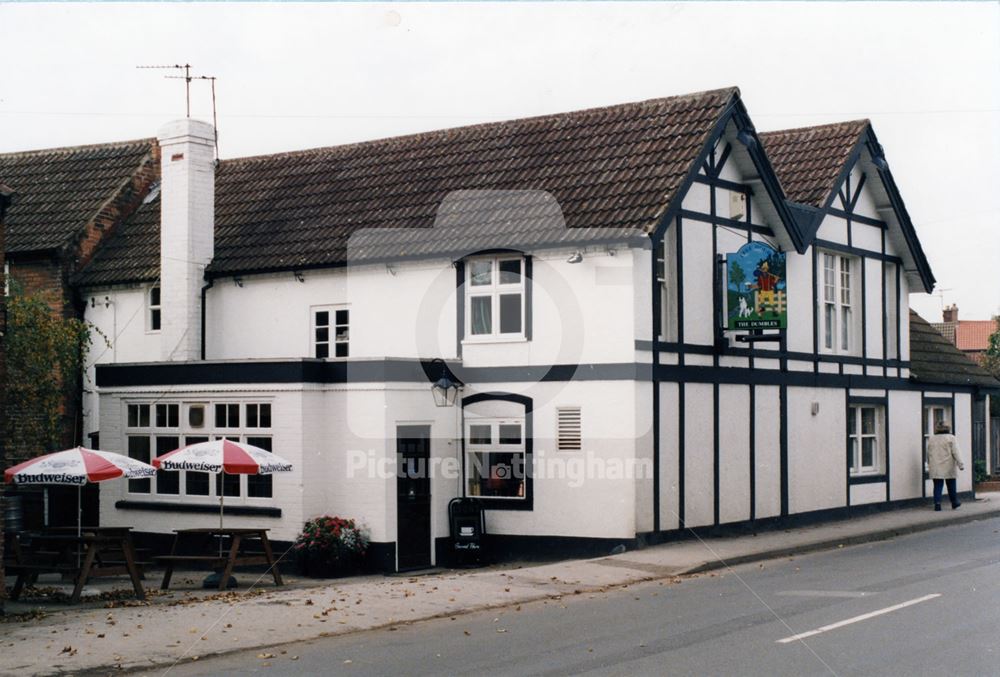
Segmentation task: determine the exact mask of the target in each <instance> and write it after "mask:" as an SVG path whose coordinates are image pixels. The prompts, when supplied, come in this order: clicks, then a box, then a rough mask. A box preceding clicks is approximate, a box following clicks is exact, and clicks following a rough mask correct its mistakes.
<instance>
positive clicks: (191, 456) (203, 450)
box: [153, 440, 292, 475]
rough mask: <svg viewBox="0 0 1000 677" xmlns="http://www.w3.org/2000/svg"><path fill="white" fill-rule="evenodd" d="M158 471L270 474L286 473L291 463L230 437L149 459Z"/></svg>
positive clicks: (189, 446)
mask: <svg viewBox="0 0 1000 677" xmlns="http://www.w3.org/2000/svg"><path fill="white" fill-rule="evenodd" d="M153 465H154V466H156V467H157V468H159V469H161V470H196V471H198V472H210V473H219V472H224V473H226V474H227V475H270V474H271V473H275V472H286V471H289V470H291V469H292V464H291V463H290V462H288V461H286V460H285V459H283V458H281V457H280V456H275V455H274V454H272V453H271V452H270V451H268V450H267V449H261V448H260V447H255V446H253V445H252V444H243V443H241V442H233V441H232V440H212V441H210V442H198V443H196V444H189V445H188V446H186V447H181V448H180V449H174V450H173V451H168V452H167V453H165V454H163V455H162V456H157V457H156V458H154V459H153Z"/></svg>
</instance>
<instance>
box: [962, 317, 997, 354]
mask: <svg viewBox="0 0 1000 677" xmlns="http://www.w3.org/2000/svg"><path fill="white" fill-rule="evenodd" d="M996 330H997V323H996V320H959V321H958V333H957V334H956V338H957V339H958V340H957V341H955V345H957V346H958V349H959V350H986V349H987V348H989V347H990V336H992V335H993V334H994V332H996Z"/></svg>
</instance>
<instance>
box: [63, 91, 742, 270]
mask: <svg viewBox="0 0 1000 677" xmlns="http://www.w3.org/2000/svg"><path fill="white" fill-rule="evenodd" d="M738 101H739V90H738V89H736V88H735V87H732V88H727V89H719V90H713V91H707V92H700V93H696V94H688V95H684V96H675V97H669V98H662V99H653V100H650V101H642V102H638V103H628V104H622V105H616V106H609V107H604V108H595V109H589V110H583V111H576V112H571V113H560V114H555V115H547V116H542V117H535V118H526V119H522V120H513V121H508V122H497V123H487V124H480V125H473V126H469V127H460V128H456V129H446V130H441V131H434V132H427V133H423V134H414V135H410V136H403V137H397V138H390V139H383V140H378V141H368V142H364V143H357V144H351V145H345V146H334V147H329V148H318V149H313V150H305V151H296V152H290V153H281V154H277V155H266V156H260V157H249V158H239V159H233V160H224V161H223V162H221V163H220V165H219V167H218V170H217V172H216V183H215V258H214V260H213V262H212V263H211V264H210V266H209V269H208V273H209V274H210V275H215V276H219V275H231V274H238V273H249V272H265V271H271V270H275V271H276V270H295V269H304V268H311V267H322V266H331V265H340V264H343V263H344V262H345V260H346V259H347V258H348V257H350V259H351V260H352V261H353V260H358V258H359V257H360V258H368V259H391V258H401V257H406V256H417V255H421V254H426V253H429V252H433V253H435V254H442V255H448V254H456V255H462V254H463V253H468V251H470V250H477V249H487V248H490V247H501V246H521V247H524V248H528V247H532V246H545V245H554V244H570V245H572V244H574V243H582V242H593V241H603V240H622V239H628V238H630V237H635V236H636V235H637V234H638V235H644V234H645V233H648V232H649V231H651V230H652V229H654V228H655V227H656V225H657V224H658V222H659V219H660V218H661V217H662V216H663V214H664V212H665V211H666V209H667V206H668V205H669V204H670V202H671V200H672V199H673V198H674V197H675V196H676V195H677V194H678V191H679V190H680V188H681V187H682V186H683V184H684V181H685V179H686V178H687V174H688V172H689V171H690V170H691V168H692V167H693V164H694V161H695V160H696V159H697V157H698V155H699V153H700V152H701V150H702V149H703V147H704V145H705V144H706V142H707V141H708V138H709V136H710V135H711V133H712V131H713V128H714V127H715V125H716V123H717V122H718V121H719V120H720V118H721V117H722V116H723V115H724V114H725V113H727V112H729V111H730V110H732V108H733V107H734V106H736V105H737V103H738ZM480 191H505V192H504V193H503V194H500V195H492V196H484V195H483V194H482V193H481V192H480ZM518 191H546V192H547V193H549V195H550V196H551V198H554V200H553V199H551V198H548V197H546V196H544V195H542V196H539V195H528V194H525V193H523V192H518ZM446 198H448V199H447V200H446ZM442 203H443V204H444V206H443V207H442V210H441V214H440V215H439V210H438V208H439V205H442ZM154 204H155V203H154V202H151V203H149V204H147V205H145V206H144V207H143V208H141V209H140V210H139V211H138V212H137V213H136V214H135V215H134V217H133V218H132V220H131V222H129V223H126V224H124V226H123V227H121V228H119V233H118V234H117V235H116V237H128V238H131V240H132V241H134V242H138V243H142V244H141V246H139V247H131V246H126V245H124V244H122V245H121V246H117V247H115V246H114V244H113V243H111V244H109V245H106V246H105V247H104V248H103V251H102V252H100V253H99V254H98V255H97V257H95V259H94V261H93V262H92V263H91V265H90V266H88V267H87V268H86V269H85V270H84V271H83V273H82V274H81V275H79V276H78V277H77V278H76V279H77V281H78V283H80V284H86V285H93V284H110V283H122V282H126V281H134V280H126V279H125V277H127V276H135V275H137V274H140V272H141V273H142V275H144V276H145V278H146V279H155V276H154V277H152V278H150V275H152V273H151V271H152V270H153V268H154V267H156V268H158V267H159V260H158V259H156V260H155V261H154V259H153V257H152V249H153V247H152V242H153V238H156V241H157V243H158V238H159V234H158V233H152V232H149V228H150V227H151V226H152V222H153V218H154V215H153V214H151V213H150V210H152V209H154ZM438 216H441V217H443V218H442V219H441V221H440V222H439V223H438V224H437V225H438V226H443V227H435V219H436V218H437V217H438ZM156 219H157V220H158V215H156ZM563 220H564V221H563ZM564 222H565V227H563V223H564ZM401 228H403V229H423V230H424V231H425V232H426V234H425V233H423V232H420V231H418V232H417V233H416V234H414V233H413V232H409V233H401V232H399V231H398V230H395V231H393V230H392V229H401ZM432 228H433V231H431V230H429V229H432ZM361 231H364V232H365V235H364V236H363V237H360V238H358V239H356V240H355V241H351V237H352V236H356V235H357V234H358V233H359V232H361ZM157 246H158V245H157ZM349 246H350V247H351V250H350V252H348V247H349ZM116 270H121V271H123V272H125V273H126V274H123V275H118V274H117V273H116V272H115V271H116ZM143 271H144V272H143Z"/></svg>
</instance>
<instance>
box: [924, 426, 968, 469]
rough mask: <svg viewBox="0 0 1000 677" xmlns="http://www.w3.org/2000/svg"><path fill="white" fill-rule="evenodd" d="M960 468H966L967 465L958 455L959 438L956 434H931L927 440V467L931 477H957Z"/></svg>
mask: <svg viewBox="0 0 1000 677" xmlns="http://www.w3.org/2000/svg"><path fill="white" fill-rule="evenodd" d="M956 466H957V467H958V469H959V470H965V465H964V464H963V463H962V459H961V458H959V455H958V440H956V439H955V436H954V435H931V437H930V439H929V440H927V468H928V474H929V475H930V477H931V479H938V480H950V479H955V475H956V474H957V473H956V471H955V468H956Z"/></svg>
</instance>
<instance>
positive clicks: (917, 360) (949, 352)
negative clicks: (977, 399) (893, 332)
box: [910, 310, 1000, 388]
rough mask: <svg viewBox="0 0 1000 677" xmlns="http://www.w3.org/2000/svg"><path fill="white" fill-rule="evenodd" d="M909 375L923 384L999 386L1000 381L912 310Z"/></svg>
mask: <svg viewBox="0 0 1000 677" xmlns="http://www.w3.org/2000/svg"><path fill="white" fill-rule="evenodd" d="M910 378H911V379H913V380H914V381H919V382H921V383H940V384H946V385H977V386H985V387H988V388H1000V381H998V380H996V379H995V378H993V377H992V376H991V375H990V374H989V372H987V371H986V370H985V369H983V368H982V367H980V366H978V365H976V363H974V362H973V361H972V360H970V359H969V358H968V357H966V356H965V354H964V353H963V352H962V351H961V350H959V349H958V348H956V347H955V346H954V345H952V344H951V342H950V341H949V340H948V339H946V338H945V337H944V336H941V334H939V333H938V332H937V331H936V330H935V329H934V327H932V326H931V325H930V324H929V323H928V322H927V320H925V319H924V318H922V317H920V316H919V315H917V314H916V313H915V312H913V311H912V310H911V311H910Z"/></svg>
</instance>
